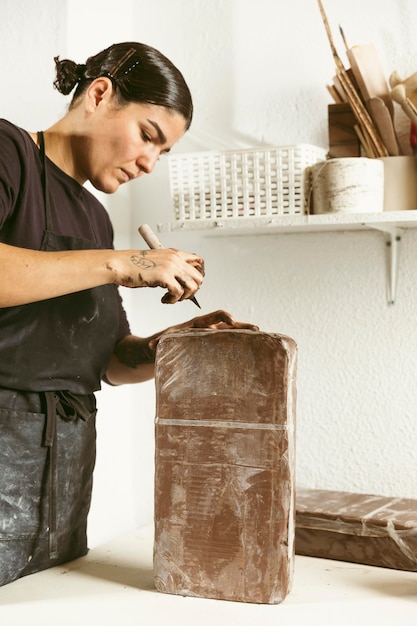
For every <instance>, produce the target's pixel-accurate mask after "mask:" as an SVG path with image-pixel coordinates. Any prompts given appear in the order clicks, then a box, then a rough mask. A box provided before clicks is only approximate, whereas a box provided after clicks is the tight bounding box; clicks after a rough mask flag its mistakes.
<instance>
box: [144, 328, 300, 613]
mask: <svg viewBox="0 0 417 626" xmlns="http://www.w3.org/2000/svg"><path fill="white" fill-rule="evenodd" d="M296 362H297V348H296V344H295V342H294V341H293V340H292V339H290V338H288V337H284V336H281V335H276V334H268V333H262V332H253V331H249V330H187V331H181V332H176V333H173V334H169V335H166V336H165V337H163V338H162V339H161V341H160V342H159V345H158V349H157V355H156V375H155V380H156V411H157V413H156V424H155V435H156V446H155V447H156V450H155V539H154V577H155V585H156V587H157V589H158V590H159V591H163V592H166V593H173V594H180V595H184V596H198V597H204V598H217V599H222V600H235V601H240V602H255V603H265V604H275V603H278V602H281V601H282V600H284V598H285V597H286V595H287V593H288V592H289V590H290V586H291V580H292V571H293V561H294V523H295V502H294V500H295V493H294V472H295V458H294V455H295V452H294V436H295V435H294V420H295V395H296V392H295V376H296Z"/></svg>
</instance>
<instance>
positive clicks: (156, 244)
mask: <svg viewBox="0 0 417 626" xmlns="http://www.w3.org/2000/svg"><path fill="white" fill-rule="evenodd" d="M138 231H139V234H140V235H141V237H142V238H143V239H144V240H145V241H146V243H147V244H148V246H149V247H150V248H151V250H157V249H158V248H163V247H164V246H163V245H162V243H161V242H160V241H159V239H158V237H157V236H156V235H155V233H154V232H153V230H152V228H151V227H150V226H148V224H142V226H139V228H138ZM189 300H191V301H192V302H194V304H195V305H196V306H198V308H199V309H201V306H200V305H199V303H198V301H197V298H196V297H195V296H193V297H192V298H189Z"/></svg>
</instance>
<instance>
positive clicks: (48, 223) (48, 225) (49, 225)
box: [37, 130, 52, 230]
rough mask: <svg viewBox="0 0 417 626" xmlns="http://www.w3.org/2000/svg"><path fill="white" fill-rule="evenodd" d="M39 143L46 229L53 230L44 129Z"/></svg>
mask: <svg viewBox="0 0 417 626" xmlns="http://www.w3.org/2000/svg"><path fill="white" fill-rule="evenodd" d="M37 134H38V144H39V152H40V157H41V161H42V189H43V201H44V206H45V230H52V210H51V201H50V199H49V187H48V174H47V171H46V165H45V140H44V137H43V131H41V130H39V131H38V133H37Z"/></svg>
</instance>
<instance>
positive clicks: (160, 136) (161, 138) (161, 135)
mask: <svg viewBox="0 0 417 626" xmlns="http://www.w3.org/2000/svg"><path fill="white" fill-rule="evenodd" d="M147 121H148V122H149V124H151V126H153V127H154V129H155V130H156V132H157V133H158V139H159V142H160V143H161V144H164V143H166V142H167V138H166V137H165V135H164V133H163V132H162V129H161V127H160V126H159V124H157V122H153V121H152V120H147Z"/></svg>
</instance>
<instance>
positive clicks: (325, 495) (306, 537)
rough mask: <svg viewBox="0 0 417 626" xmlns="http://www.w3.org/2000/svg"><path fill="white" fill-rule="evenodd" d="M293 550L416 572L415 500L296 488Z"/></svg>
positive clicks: (416, 505) (416, 530)
mask: <svg viewBox="0 0 417 626" xmlns="http://www.w3.org/2000/svg"><path fill="white" fill-rule="evenodd" d="M296 509H297V515H296V531H295V549H296V553H297V554H303V555H306V556H315V557H323V558H325V559H334V560H338V561H350V562H352V563H362V564H364V565H374V566H378V567H388V568H392V569H399V570H408V571H412V572H415V571H417V500H411V499H408V498H387V497H383V496H374V495H365V494H355V493H347V492H343V491H327V490H319V489H297V505H296Z"/></svg>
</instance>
